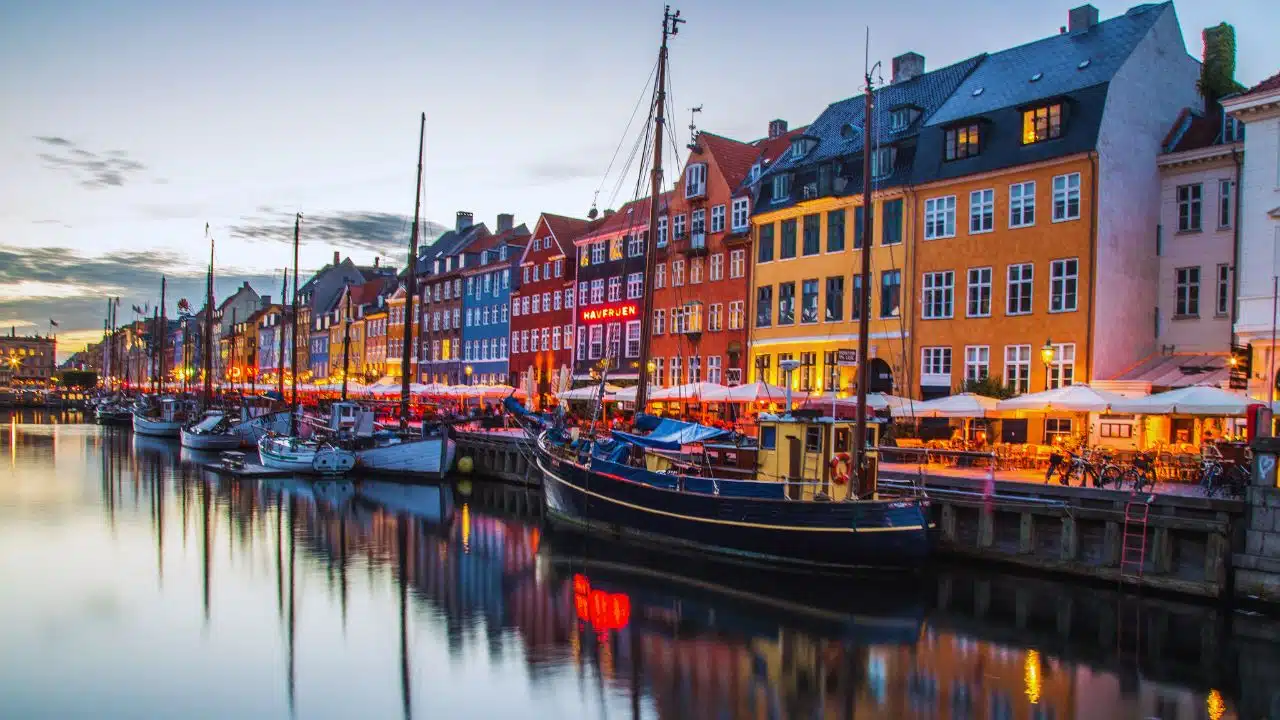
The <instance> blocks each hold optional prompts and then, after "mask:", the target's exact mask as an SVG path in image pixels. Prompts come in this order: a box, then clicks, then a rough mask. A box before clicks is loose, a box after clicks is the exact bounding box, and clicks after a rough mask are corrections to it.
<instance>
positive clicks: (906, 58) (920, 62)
mask: <svg viewBox="0 0 1280 720" xmlns="http://www.w3.org/2000/svg"><path fill="white" fill-rule="evenodd" d="M923 74H924V56H923V55H921V54H920V53H914V52H906V53H903V54H901V55H899V56H898V57H896V58H894V59H893V80H892V82H891V83H890V84H892V85H897V84H898V83H904V82H906V81H908V80H914V79H915V78H918V77H920V76H921V75H923Z"/></svg>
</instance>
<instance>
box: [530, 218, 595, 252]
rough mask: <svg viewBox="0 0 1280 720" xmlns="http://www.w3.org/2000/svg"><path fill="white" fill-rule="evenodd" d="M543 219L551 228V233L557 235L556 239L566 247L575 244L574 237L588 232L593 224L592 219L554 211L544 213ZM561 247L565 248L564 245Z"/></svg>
mask: <svg viewBox="0 0 1280 720" xmlns="http://www.w3.org/2000/svg"><path fill="white" fill-rule="evenodd" d="M542 219H543V220H544V221H545V222H546V223H547V228H548V229H549V230H551V234H552V235H555V236H556V240H558V241H559V242H560V243H561V244H562V245H564V246H566V247H567V246H569V245H573V239H574V238H576V237H578V236H579V235H581V234H583V233H584V232H587V229H588V228H590V227H591V224H592V223H591V221H590V220H582V219H579V218H571V217H565V216H564V215H553V214H552V213H542ZM561 249H564V248H563V247H562V248H561Z"/></svg>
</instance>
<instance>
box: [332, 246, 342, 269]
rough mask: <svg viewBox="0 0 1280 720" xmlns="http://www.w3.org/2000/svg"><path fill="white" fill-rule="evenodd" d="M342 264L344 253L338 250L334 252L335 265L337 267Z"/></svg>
mask: <svg viewBox="0 0 1280 720" xmlns="http://www.w3.org/2000/svg"><path fill="white" fill-rule="evenodd" d="M340 262H342V253H340V252H338V251H337V250H334V251H333V264H334V267H337V265H338V263H340Z"/></svg>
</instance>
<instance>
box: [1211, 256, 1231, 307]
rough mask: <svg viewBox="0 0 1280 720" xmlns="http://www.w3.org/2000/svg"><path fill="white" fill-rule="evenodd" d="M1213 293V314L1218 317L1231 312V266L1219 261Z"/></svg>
mask: <svg viewBox="0 0 1280 720" xmlns="http://www.w3.org/2000/svg"><path fill="white" fill-rule="evenodd" d="M1214 291H1215V292H1214V295H1213V314H1214V315H1217V316H1219V317H1223V316H1226V315H1227V314H1229V313H1230V312H1231V266H1230V265H1228V264H1226V263H1220V264H1219V265H1218V271H1217V285H1216V287H1215V288H1214Z"/></svg>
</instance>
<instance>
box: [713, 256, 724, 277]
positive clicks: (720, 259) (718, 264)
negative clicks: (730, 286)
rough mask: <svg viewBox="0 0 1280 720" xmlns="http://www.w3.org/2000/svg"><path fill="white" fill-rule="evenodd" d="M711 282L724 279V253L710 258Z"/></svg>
mask: <svg viewBox="0 0 1280 720" xmlns="http://www.w3.org/2000/svg"><path fill="white" fill-rule="evenodd" d="M709 279H710V280H711V282H716V281H717V280H723V279H724V253H716V254H715V255H712V256H711V277H710V278H709Z"/></svg>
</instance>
